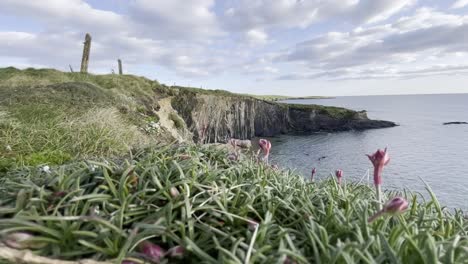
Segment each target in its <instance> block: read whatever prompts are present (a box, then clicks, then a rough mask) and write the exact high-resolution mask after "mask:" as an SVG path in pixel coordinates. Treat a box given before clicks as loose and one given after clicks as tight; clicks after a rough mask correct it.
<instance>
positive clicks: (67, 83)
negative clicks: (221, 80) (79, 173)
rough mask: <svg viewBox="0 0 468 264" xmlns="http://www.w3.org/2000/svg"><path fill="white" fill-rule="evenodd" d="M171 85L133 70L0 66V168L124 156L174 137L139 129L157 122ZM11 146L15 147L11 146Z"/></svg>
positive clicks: (4, 169)
mask: <svg viewBox="0 0 468 264" xmlns="http://www.w3.org/2000/svg"><path fill="white" fill-rule="evenodd" d="M169 90H170V89H169V88H167V87H165V86H164V85H160V84H159V83H157V82H156V81H151V80H148V79H145V78H142V77H136V76H131V75H113V74H109V75H92V74H81V73H65V72H60V71H57V70H53V69H26V70H18V69H15V68H12V67H9V68H2V69H0V142H1V143H0V171H4V172H5V171H8V170H9V169H11V168H13V167H17V166H23V165H40V164H63V163H64V162H68V161H70V160H72V159H75V158H92V157H95V158H97V157H101V156H105V157H113V156H122V155H124V154H126V153H128V152H129V149H132V148H138V147H141V146H142V145H149V144H155V143H158V142H161V141H165V140H168V141H171V139H166V138H164V137H154V136H152V135H148V134H147V133H145V132H144V131H142V130H141V129H139V128H144V127H146V126H147V124H148V123H149V122H151V121H152V122H157V121H158V120H159V117H157V116H156V114H155V112H154V109H158V103H157V98H158V97H165V96H169V95H170V93H169ZM8 149H10V150H8Z"/></svg>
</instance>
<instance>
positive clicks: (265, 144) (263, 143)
mask: <svg viewBox="0 0 468 264" xmlns="http://www.w3.org/2000/svg"><path fill="white" fill-rule="evenodd" d="M258 145H259V146H260V148H261V149H262V151H263V155H264V159H265V160H266V161H267V162H268V156H269V155H270V149H271V142H270V141H268V140H266V139H260V140H259V141H258Z"/></svg>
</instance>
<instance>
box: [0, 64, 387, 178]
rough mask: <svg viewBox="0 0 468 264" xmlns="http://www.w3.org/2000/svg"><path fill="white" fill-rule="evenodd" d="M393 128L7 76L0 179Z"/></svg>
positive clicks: (358, 117)
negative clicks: (162, 151) (125, 158)
mask: <svg viewBox="0 0 468 264" xmlns="http://www.w3.org/2000/svg"><path fill="white" fill-rule="evenodd" d="M394 125H395V124H394V123H391V122H386V121H374V120H369V119H368V118H367V117H366V114H365V112H355V111H351V110H347V109H344V108H336V107H324V106H318V105H312V106H304V105H286V104H280V103H275V102H270V101H266V100H261V99H258V98H254V97H252V96H247V95H239V94H233V93H230V92H227V91H222V90H215V91H212V90H202V89H194V88H184V87H173V86H172V87H168V86H165V85H163V84H160V83H158V82H157V81H153V80H149V79H146V78H144V77H138V76H133V75H116V74H107V75H93V74H80V73H65V72H61V71H57V70H53V69H26V70H19V69H15V68H12V67H9V68H3V69H2V68H0V172H1V171H2V170H3V171H5V170H8V168H10V167H11V166H13V165H15V164H16V165H20V164H21V165H23V164H26V165H39V164H62V163H64V162H68V161H71V160H74V159H77V158H78V159H90V158H100V157H120V156H122V155H126V154H127V153H129V150H132V149H135V150H136V149H142V148H147V147H149V148H151V147H154V146H155V145H157V144H171V143H174V142H179V143H182V142H192V140H193V141H195V142H201V143H208V142H225V140H226V139H227V138H230V137H234V138H240V139H251V138H252V137H255V136H265V137H267V136H274V135H278V134H282V133H312V132H316V131H343V130H350V129H368V128H380V127H390V126H394Z"/></svg>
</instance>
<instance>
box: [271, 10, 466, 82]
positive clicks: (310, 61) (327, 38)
mask: <svg viewBox="0 0 468 264" xmlns="http://www.w3.org/2000/svg"><path fill="white" fill-rule="evenodd" d="M466 43H468V16H461V15H460V16H459V15H448V14H444V13H440V12H437V11H434V10H432V9H427V8H424V9H420V10H419V11H418V12H416V13H415V14H414V15H413V16H411V17H403V18H400V19H399V20H397V21H396V22H395V23H393V24H385V25H378V26H370V27H364V28H363V27H358V28H356V29H355V30H353V31H349V32H329V33H327V34H324V35H321V36H318V37H315V38H313V39H311V40H309V41H305V42H302V43H299V44H297V45H296V46H295V47H293V48H291V49H290V50H289V51H286V52H285V53H283V54H281V55H279V56H277V58H276V62H301V63H305V64H306V65H307V66H308V67H309V68H311V69H325V70H331V71H334V72H336V73H340V71H336V70H339V69H342V68H343V69H352V68H359V67H360V68H362V67H382V66H389V65H390V66H391V65H401V64H403V63H404V64H408V63H414V64H415V65H416V64H417V63H422V62H425V63H434V62H429V61H427V59H428V58H433V59H435V60H436V61H437V60H438V59H440V60H443V58H444V57H446V56H449V55H453V54H455V53H465V52H468V46H467V45H466ZM358 73H359V72H358ZM342 74H343V73H342ZM313 76H314V75H312V77H313ZM295 77H297V78H301V75H296V76H294V75H293V76H283V79H284V78H289V79H291V78H295ZM307 78H308V77H307Z"/></svg>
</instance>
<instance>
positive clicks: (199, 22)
mask: <svg viewBox="0 0 468 264" xmlns="http://www.w3.org/2000/svg"><path fill="white" fill-rule="evenodd" d="M213 5H214V0H183V1H180V0H179V1H175V0H171V1H167V0H135V1H134V2H132V4H130V12H129V14H130V17H131V19H132V20H134V21H136V22H138V23H139V24H140V26H142V27H141V28H140V29H141V30H142V31H143V33H144V34H145V35H147V36H148V35H151V36H154V37H156V38H160V37H163V38H165V39H167V38H172V39H187V38H192V39H193V38H195V39H204V38H209V37H213V36H219V35H221V34H222V31H221V29H220V28H219V26H218V25H219V23H218V21H217V17H216V14H215V13H214V12H213V11H212V8H213Z"/></svg>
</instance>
